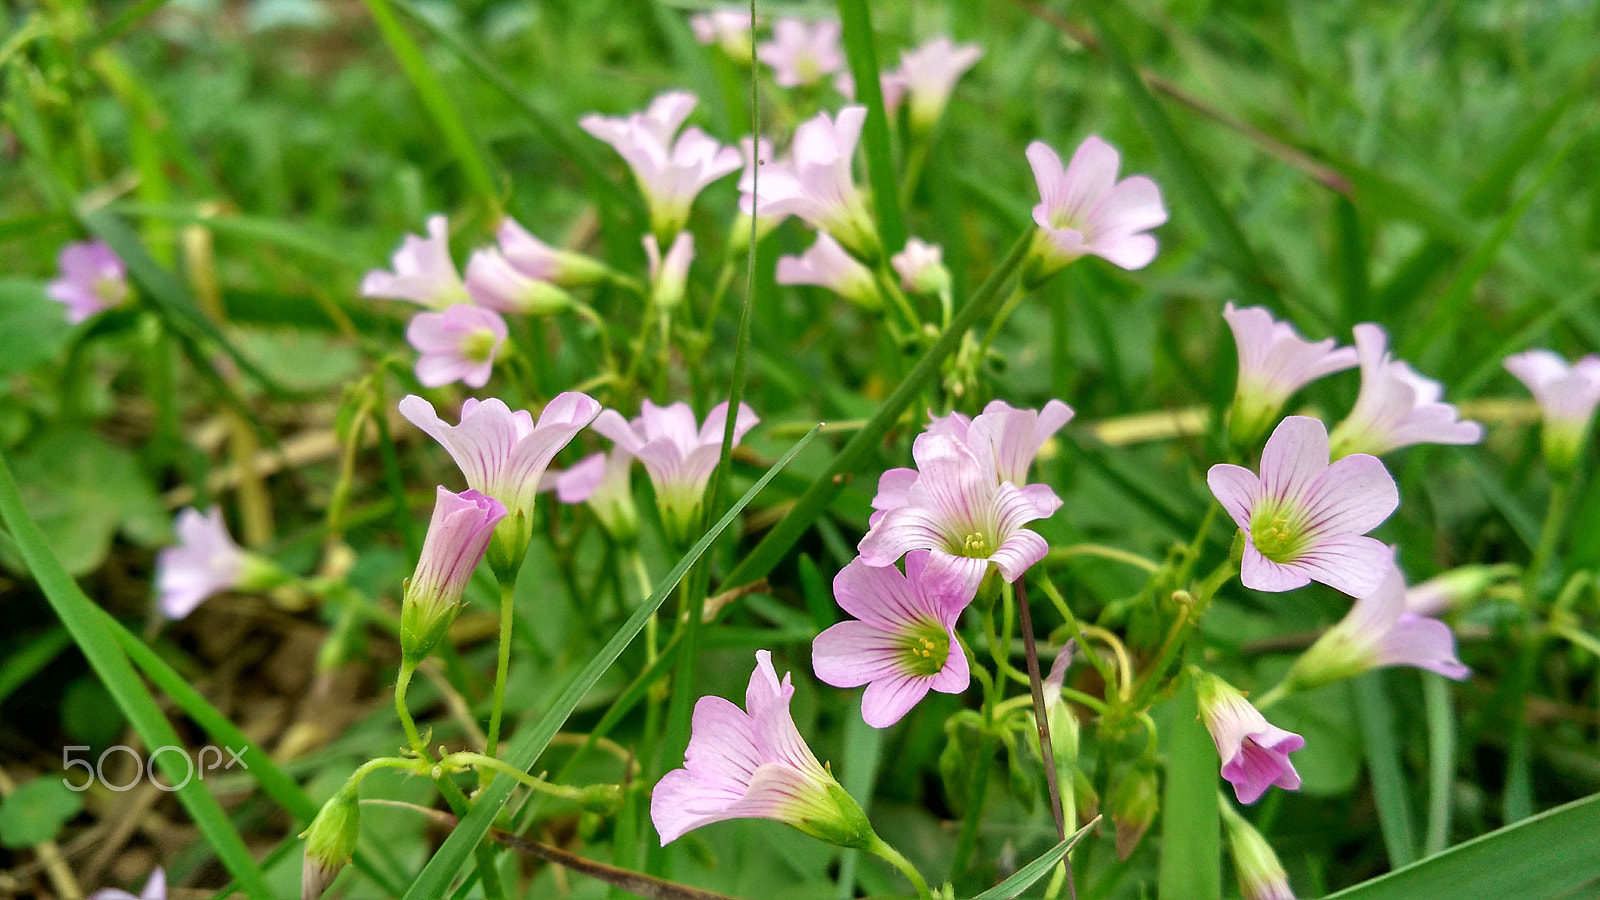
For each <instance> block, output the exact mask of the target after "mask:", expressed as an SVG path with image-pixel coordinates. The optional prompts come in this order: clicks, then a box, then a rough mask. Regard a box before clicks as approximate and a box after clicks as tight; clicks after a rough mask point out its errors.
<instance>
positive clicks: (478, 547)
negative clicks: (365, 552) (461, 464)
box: [400, 487, 506, 666]
mask: <svg viewBox="0 0 1600 900" xmlns="http://www.w3.org/2000/svg"><path fill="white" fill-rule="evenodd" d="M505 517H506V507H505V504H503V503H501V502H500V501H499V500H496V499H495V498H493V497H490V496H488V495H486V494H481V493H479V492H477V491H473V490H467V491H462V492H461V493H459V494H456V493H452V492H450V491H448V490H445V489H444V488H443V487H439V488H438V489H437V495H436V497H435V499H434V504H433V519H432V521H430V522H429V523H428V534H427V536H426V537H424V538H423V540H422V555H421V557H419V558H418V560H417V569H416V572H415V573H413V574H412V576H411V578H410V579H409V580H407V582H406V589H405V596H404V598H402V601H401V607H400V655H401V658H402V660H403V661H404V662H405V663H407V664H409V665H411V666H416V665H417V664H418V663H420V662H422V661H423V660H424V659H427V658H428V654H429V653H432V652H433V648H434V647H435V646H437V645H438V643H439V641H440V640H441V639H442V638H443V637H444V635H445V632H446V631H448V630H449V628H450V623H451V622H453V621H455V618H456V612H457V611H458V610H459V609H460V606H461V594H462V592H463V591H465V590H466V588H467V580H468V579H470V578H471V577H472V570H473V569H476V568H477V567H478V562H479V561H480V560H482V559H483V553H484V550H485V549H486V548H487V547H488V546H489V538H490V536H491V535H493V534H494V530H495V526H497V525H499V524H500V522H501V520H503V519H505Z"/></svg>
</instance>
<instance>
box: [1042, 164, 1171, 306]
mask: <svg viewBox="0 0 1600 900" xmlns="http://www.w3.org/2000/svg"><path fill="white" fill-rule="evenodd" d="M1028 162H1029V163H1030V164H1031V165H1032V166H1033V177H1034V180H1035V181H1037V182H1038V185H1039V199H1040V202H1039V205H1038V206H1035V207H1034V208H1033V221H1034V223H1035V224H1037V225H1038V226H1039V230H1038V231H1037V232H1035V233H1034V234H1035V236H1034V241H1033V250H1032V253H1031V255H1030V259H1029V262H1028V264H1027V265H1028V269H1027V274H1026V277H1027V279H1028V281H1029V282H1030V283H1035V284H1036V283H1038V282H1041V281H1043V280H1044V279H1046V278H1048V277H1049V276H1050V275H1052V274H1054V273H1055V272H1057V271H1059V270H1061V269H1062V268H1064V267H1066V266H1067V265H1069V264H1071V263H1073V262H1075V261H1076V260H1077V259H1078V258H1079V257H1081V256H1085V255H1093V256H1098V257H1100V258H1101V259H1104V260H1106V261H1108V262H1110V263H1112V264H1114V265H1117V266H1121V267H1122V268H1124V269H1142V268H1144V267H1145V266H1147V265H1149V264H1150V261H1151V260H1153V259H1155V258H1156V239H1155V238H1153V237H1151V236H1150V235H1148V234H1145V233H1144V232H1146V231H1148V230H1149V229H1151V228H1154V227H1156V226H1157V225H1160V224H1162V223H1164V222H1166V221H1167V210H1166V207H1164V206H1162V205H1161V191H1160V189H1159V188H1157V187H1156V183H1155V182H1154V181H1151V180H1150V179H1148V178H1146V177H1144V176H1143V175H1134V176H1131V177H1128V178H1124V179H1122V180H1121V181H1118V180H1117V170H1118V169H1119V168H1120V167H1121V165H1122V160H1121V157H1120V156H1118V155H1117V151H1116V149H1115V148H1113V147H1112V146H1111V145H1110V144H1108V143H1106V142H1105V141H1103V140H1101V139H1100V137H1099V136H1098V135H1090V136H1089V137H1088V138H1087V139H1086V140H1084V142H1083V143H1082V144H1080V145H1079V146H1078V149H1077V152H1075V153H1073V154H1072V161H1071V162H1070V163H1069V164H1068V165H1067V167H1066V168H1065V169H1063V168H1062V167H1061V157H1060V156H1058V155H1056V152H1055V151H1054V150H1052V149H1051V148H1050V147H1049V145H1047V144H1045V143H1044V142H1043V141H1034V142H1033V143H1031V144H1029V145H1028Z"/></svg>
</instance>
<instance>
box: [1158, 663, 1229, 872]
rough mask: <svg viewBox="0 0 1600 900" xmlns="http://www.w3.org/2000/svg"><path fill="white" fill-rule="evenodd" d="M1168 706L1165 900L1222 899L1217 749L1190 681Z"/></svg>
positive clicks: (1163, 857) (1163, 804)
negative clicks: (1207, 729)
mask: <svg viewBox="0 0 1600 900" xmlns="http://www.w3.org/2000/svg"><path fill="white" fill-rule="evenodd" d="M1169 707H1170V709H1171V714H1170V715H1168V716H1167V718H1166V722H1165V724H1164V727H1163V728H1162V730H1161V731H1162V734H1161V737H1162V739H1163V740H1164V741H1166V742H1167V777H1166V781H1165V785H1164V787H1163V790H1162V796H1161V863H1160V866H1161V868H1160V874H1159V879H1160V880H1159V891H1158V893H1157V896H1159V897H1160V898H1161V900H1220V898H1221V897H1222V810H1221V808H1220V807H1219V806H1218V805H1217V767H1218V766H1219V765H1220V763H1219V761H1218V760H1217V751H1216V748H1215V747H1214V746H1213V745H1212V743H1211V735H1210V734H1208V733H1207V732H1206V729H1205V726H1204V725H1202V724H1200V706H1199V701H1198V698H1196V697H1195V692H1194V685H1193V683H1192V680H1191V683H1190V684H1187V685H1185V686H1184V688H1183V690H1182V692H1180V693H1179V694H1178V696H1177V697H1176V698H1174V699H1173V700H1172V701H1171V702H1170V704H1169Z"/></svg>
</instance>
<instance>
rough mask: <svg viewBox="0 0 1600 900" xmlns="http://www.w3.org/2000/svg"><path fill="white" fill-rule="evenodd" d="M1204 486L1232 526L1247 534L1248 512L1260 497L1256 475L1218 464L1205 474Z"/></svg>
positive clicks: (1244, 469)
mask: <svg viewBox="0 0 1600 900" xmlns="http://www.w3.org/2000/svg"><path fill="white" fill-rule="evenodd" d="M1206 484H1207V485H1208V486H1209V487H1210V488H1211V494H1212V496H1214V497H1216V498H1217V502H1218V503H1221V504H1222V508H1223V510H1224V511H1225V512H1227V514H1228V517H1229V518H1231V519H1233V521H1234V524H1236V525H1238V526H1239V527H1240V528H1242V529H1244V530H1245V531H1246V532H1249V530H1250V510H1251V508H1252V507H1253V506H1255V504H1256V501H1257V500H1258V499H1259V498H1260V497H1261V479H1259V478H1257V477H1256V473H1254V472H1252V471H1250V470H1249V469H1246V468H1244V467H1243V466H1235V465H1232V464H1229V463H1218V464H1217V465H1214V466H1212V467H1211V469H1210V470H1209V471H1207V472H1206Z"/></svg>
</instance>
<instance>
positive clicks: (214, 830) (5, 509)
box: [0, 454, 273, 900]
mask: <svg viewBox="0 0 1600 900" xmlns="http://www.w3.org/2000/svg"><path fill="white" fill-rule="evenodd" d="M0 519H4V520H5V525H6V528H7V530H9V531H10V532H11V537H12V538H13V539H14V540H15V541H16V546H17V551H18V553H20V554H21V556H22V560H23V562H24V563H26V564H27V567H28V571H29V572H30V573H31V574H32V575H33V577H34V578H35V579H36V580H37V581H38V583H39V588H40V590H41V591H43V592H44V595H45V599H46V600H48V601H49V603H50V607H51V608H52V609H53V610H55V613H56V616H57V617H59V618H60V619H61V624H62V625H63V626H65V627H66V629H67V631H68V633H70V634H71V635H72V639H73V641H74V642H75V643H76V644H77V645H78V649H79V650H81V651H82V652H83V655H84V657H85V658H86V659H88V661H89V666H90V668H92V669H93V670H94V673H95V675H96V676H97V677H98V678H99V679H100V682H101V683H102V684H103V685H105V688H106V690H107V691H108V692H109V693H110V694H111V698H112V700H114V701H115V702H116V704H117V708H118V709H120V710H122V713H123V715H125V716H127V718H128V722H129V724H131V725H132V726H133V729H134V731H136V732H138V734H139V737H140V739H141V740H143V741H144V743H145V746H146V747H148V748H150V749H151V750H155V749H157V748H161V747H166V746H176V747H182V746H183V743H182V741H181V739H180V738H179V737H178V734H177V732H176V731H174V730H173V728H172V723H170V722H168V721H167V717H166V716H165V715H164V714H163V713H162V712H161V707H159V706H157V705H156V701H155V698H154V697H152V696H151V695H150V691H149V689H147V688H146V687H145V686H144V682H142V681H140V680H139V675H138V673H137V672H135V671H134V669H133V666H132V664H130V663H129V662H128V657H127V656H126V655H124V654H123V652H122V648H121V647H119V646H118V644H117V640H116V638H115V637H114V636H112V634H111V633H110V632H109V631H107V629H106V627H105V622H104V619H103V618H102V613H101V611H100V609H99V608H98V607H96V606H95V604H94V603H93V602H92V601H91V600H90V599H89V598H88V597H87V596H85V595H84V593H83V591H82V590H81V589H80V588H79V587H78V585H77V583H76V582H74V581H73V580H72V578H71V576H69V575H67V572H66V570H65V569H63V568H62V567H61V563H60V561H59V560H57V559H56V557H55V553H54V552H52V551H51V549H50V546H49V544H47V543H46V542H45V537H44V534H43V533H42V532H40V531H39V526H38V525H36V524H34V521H33V518H32V517H31V516H29V514H28V510H27V507H26V506H25V505H24V503H23V500H22V493H21V492H20V491H19V490H18V489H17V482H16V480H15V479H13V478H12V476H11V466H10V464H9V463H8V462H7V461H6V459H5V456H4V455H3V454H0ZM178 757H179V754H176V753H162V754H154V755H153V756H152V758H153V759H157V760H159V763H158V764H159V765H160V767H161V770H162V772H163V773H164V774H165V775H166V777H167V780H168V783H169V784H174V785H176V784H180V783H182V784H183V786H182V787H180V788H178V790H177V791H176V793H177V795H178V801H179V802H180V803H182V804H183V808H184V809H185V810H187V811H188V813H189V816H190V818H192V819H193V820H194V823H195V825H196V826H197V827H198V828H199V829H200V832H201V834H203V835H205V838H206V842H207V844H208V845H209V846H210V847H211V849H212V850H214V851H215V852H216V854H217V857H218V858H219V859H220V860H221V861H222V864H223V865H224V866H226V867H227V869H228V871H229V873H231V874H232V875H233V877H234V878H237V879H238V880H239V884H240V885H241V886H242V887H243V889H244V892H245V894H246V895H248V896H250V897H252V898H260V900H272V897H273V895H272V891H271V889H270V888H269V887H268V886H267V882H266V878H265V876H263V875H262V874H261V869H260V868H258V867H257V865H256V861H255V859H254V858H252V857H251V855H250V849H249V848H248V847H246V846H245V842H244V838H243V837H241V836H240V835H239V832H238V830H237V829H235V828H234V826H233V822H232V821H231V820H229V818H228V814H227V813H226V812H224V811H223V809H222V806H221V805H220V804H219V803H217V798H215V797H213V796H212V795H211V792H210V791H209V790H207V789H206V786H205V783H204V782H202V781H201V780H199V779H197V778H191V777H189V776H190V775H191V774H192V773H191V772H190V771H189V769H188V760H187V758H185V760H184V762H183V763H182V764H180V763H179V762H178Z"/></svg>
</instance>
